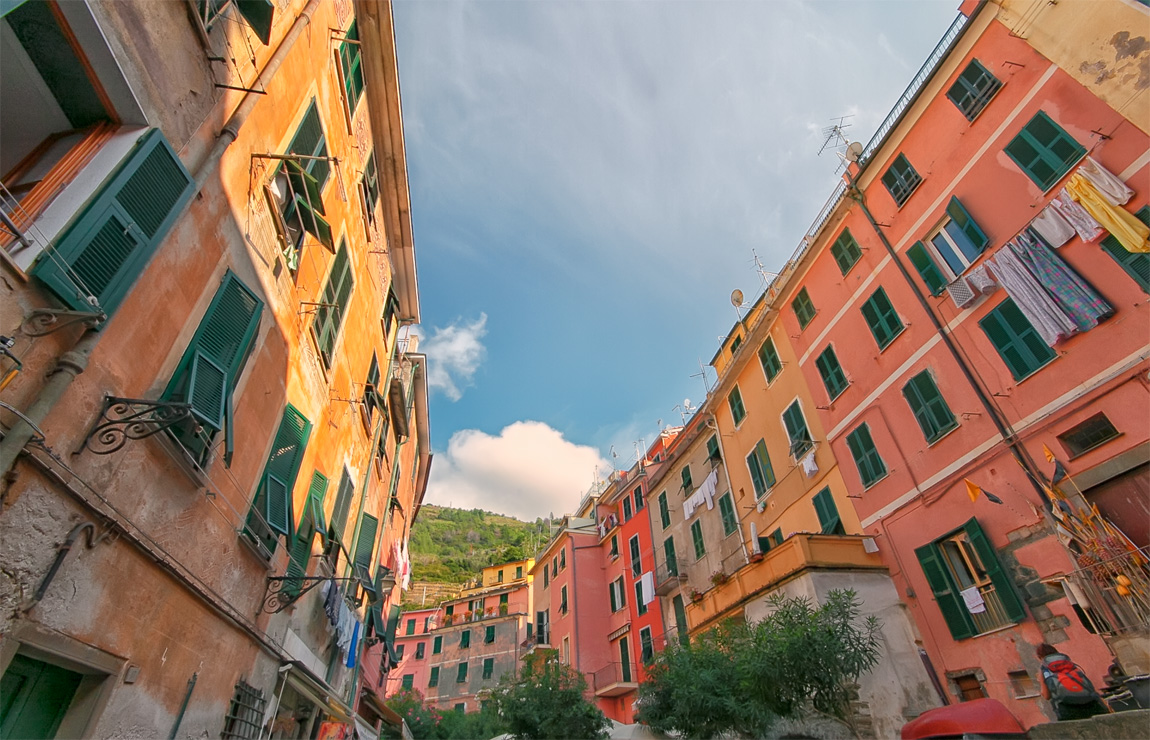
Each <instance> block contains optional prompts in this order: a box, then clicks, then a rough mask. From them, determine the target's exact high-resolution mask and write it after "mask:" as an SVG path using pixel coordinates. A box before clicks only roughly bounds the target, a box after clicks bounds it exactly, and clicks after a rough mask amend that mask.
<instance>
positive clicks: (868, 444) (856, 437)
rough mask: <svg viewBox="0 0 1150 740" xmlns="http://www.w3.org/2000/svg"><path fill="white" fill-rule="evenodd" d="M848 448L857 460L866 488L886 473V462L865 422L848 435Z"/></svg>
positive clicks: (856, 463)
mask: <svg viewBox="0 0 1150 740" xmlns="http://www.w3.org/2000/svg"><path fill="white" fill-rule="evenodd" d="M847 448H848V449H849V450H850V451H851V457H853V458H854V460H855V466H856V467H857V468H858V471H859V479H860V480H862V484H863V487H864V488H869V487H871V486H872V485H874V484H875V483H877V482H878V481H879V480H880V479H882V478H883V476H885V475H886V472H887V471H886V463H884V462H883V461H882V457H881V456H880V455H879V454H878V448H876V447H875V444H874V439H872V438H871V434H870V426H869V425H867V424H865V423H863V424H860V425H859V426H858V428H857V429H855V430H854V431H853V432H851V433H850V434H848V435H847Z"/></svg>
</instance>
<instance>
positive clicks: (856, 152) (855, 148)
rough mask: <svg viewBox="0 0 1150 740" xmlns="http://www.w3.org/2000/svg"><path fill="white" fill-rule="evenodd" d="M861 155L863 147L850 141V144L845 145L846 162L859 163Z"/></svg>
mask: <svg viewBox="0 0 1150 740" xmlns="http://www.w3.org/2000/svg"><path fill="white" fill-rule="evenodd" d="M862 153H863V145H862V144H860V143H858V142H857V141H852V142H851V143H850V144H848V145H847V153H846V158H847V161H850V162H857V161H859V157H861V156H862Z"/></svg>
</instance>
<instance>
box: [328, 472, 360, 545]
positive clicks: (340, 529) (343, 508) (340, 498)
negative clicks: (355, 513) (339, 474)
mask: <svg viewBox="0 0 1150 740" xmlns="http://www.w3.org/2000/svg"><path fill="white" fill-rule="evenodd" d="M354 490H355V484H353V483H352V482H351V477H350V476H348V474H347V470H344V471H343V478H341V479H340V482H339V492H338V493H337V494H336V497H335V509H333V510H332V512H331V532H332V536H333V537H335V539H337V540H339V541H340V542H343V533H344V529H345V528H346V527H347V513H348V509H349V507H350V506H351V496H352V493H353V492H354Z"/></svg>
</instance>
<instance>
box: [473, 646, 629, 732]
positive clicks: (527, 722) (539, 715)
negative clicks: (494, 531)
mask: <svg viewBox="0 0 1150 740" xmlns="http://www.w3.org/2000/svg"><path fill="white" fill-rule="evenodd" d="M586 691H587V682H586V681H585V680H584V678H583V674H581V673H579V672H578V671H576V670H575V669H573V668H571V667H570V666H566V665H563V664H561V663H559V662H558V661H556V660H554V659H553V658H550V659H537V660H533V661H530V662H528V663H527V664H526V665H525V666H524V667H523V669H522V671H520V673H519V675H517V676H516V675H513V674H505V675H504V676H503V678H502V679H500V681H499V686H498V687H497V688H496V689H495V690H494V691H492V692H491V701H492V703H493V704H494V707H495V710H496V712H497V713H498V714H499V717H500V719H502V720H503V722H504V723H505V724H506V726H507V731H508V732H510V733H511V734H512V735H514V736H515V737H517V738H533V739H535V740H558V739H562V738H571V739H572V740H574V739H575V738H588V739H589V740H590V739H592V738H605V737H607V728H608V727H609V726H610V721H609V720H608V719H607V718H606V717H605V716H604V715H603V713H602V712H601V711H599V709H598V708H597V707H596V706H595V705H594V704H592V703H591V702H589V701H587V700H586V699H585V698H584V693H585V692H586Z"/></svg>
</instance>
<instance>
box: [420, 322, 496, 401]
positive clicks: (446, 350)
mask: <svg viewBox="0 0 1150 740" xmlns="http://www.w3.org/2000/svg"><path fill="white" fill-rule="evenodd" d="M486 335H487V314H485V313H481V314H479V318H478V319H476V320H475V321H472V322H471V323H469V324H459V323H455V324H451V325H449V326H446V327H444V328H442V329H439V328H435V327H433V328H432V334H431V336H430V337H421V338H420V342H419V348H420V350H422V351H423V352H424V353H426V354H427V364H428V371H427V385H428V387H429V388H431V389H433V390H435V389H438V390H441V391H443V393H444V395H446V396H447V397H448V398H450V399H451V400H452V401H458V400H459V399H460V398H462V397H463V388H466V387H467V386H468V385H470V384H471V379H472V378H473V377H474V376H475V371H476V370H478V369H479V365H480V364H481V363H482V362H483V358H484V357H485V356H486V354H487V348H486V347H484V346H483V342H482V341H481V340H482V339H483V337H484V336H486Z"/></svg>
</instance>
